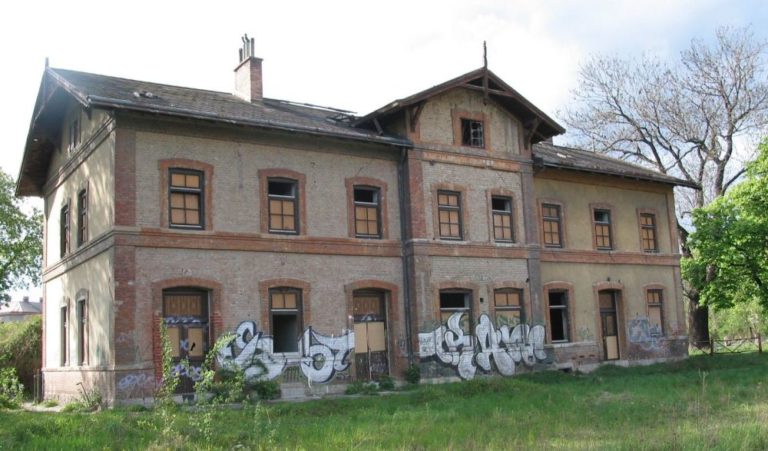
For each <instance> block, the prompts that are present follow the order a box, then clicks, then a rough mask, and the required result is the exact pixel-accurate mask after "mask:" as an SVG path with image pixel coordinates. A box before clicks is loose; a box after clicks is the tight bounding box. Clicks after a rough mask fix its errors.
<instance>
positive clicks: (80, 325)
mask: <svg viewBox="0 0 768 451" xmlns="http://www.w3.org/2000/svg"><path fill="white" fill-rule="evenodd" d="M87 318H88V316H87V314H86V310H85V299H84V298H82V299H78V301H77V364H78V365H80V366H82V365H85V364H86V363H88V355H87V350H88V347H87V345H86V336H87V324H86V320H87Z"/></svg>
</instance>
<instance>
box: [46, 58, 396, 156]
mask: <svg viewBox="0 0 768 451" xmlns="http://www.w3.org/2000/svg"><path fill="white" fill-rule="evenodd" d="M48 71H49V73H50V74H51V75H52V76H53V77H55V78H56V79H57V80H59V81H60V82H61V83H62V84H63V85H64V86H65V87H66V88H67V89H68V90H69V91H70V92H71V93H72V94H73V95H75V96H76V97H77V98H78V99H80V101H81V102H83V103H84V104H85V105H87V106H97V107H112V108H118V109H126V110H134V111H146V112H152V113H161V114H163V113H164V114H169V115H176V116H184V117H194V118H199V119H208V120H212V121H216V122H226V123H233V124H242V125H251V126H264V127H268V128H275V129H285V130H293V131H301V132H306V133H314V134H319V135H327V136H334V137H339V138H347V139H355V140H364V141H374V142H382V143H391V144H397V145H407V144H408V142H407V141H403V140H401V139H399V138H397V137H393V136H386V135H378V134H377V133H375V132H372V131H369V130H363V129H357V128H352V127H350V126H349V125H348V122H349V121H350V120H351V119H352V118H353V115H352V113H350V112H348V111H343V110H338V109H334V108H325V107H319V106H314V105H307V104H298V103H293V102H288V101H283V100H275V99H263V101H261V102H259V101H256V102H248V101H246V100H243V99H240V98H239V97H237V96H235V95H233V94H230V93H226V92H217V91H208V90H203V89H194V88H184V87H179V86H171V85H164V84H159V83H150V82H145V81H137V80H130V79H126V78H118V77H109V76H105V75H98V74H91V73H86V72H78V71H73V70H67V69H53V68H50V69H48Z"/></svg>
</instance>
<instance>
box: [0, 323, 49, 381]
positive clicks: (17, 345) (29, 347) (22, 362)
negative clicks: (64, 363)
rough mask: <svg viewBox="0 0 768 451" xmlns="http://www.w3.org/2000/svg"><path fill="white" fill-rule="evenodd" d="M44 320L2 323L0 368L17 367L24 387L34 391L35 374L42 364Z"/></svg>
mask: <svg viewBox="0 0 768 451" xmlns="http://www.w3.org/2000/svg"><path fill="white" fill-rule="evenodd" d="M42 337H43V320H42V318H41V317H39V316H38V317H36V318H31V319H28V320H26V321H22V322H17V323H1V324H0V368H6V367H11V368H16V373H17V374H18V375H19V380H20V381H21V383H22V384H24V389H25V390H26V391H28V392H30V391H32V387H33V383H34V375H35V374H36V373H37V372H38V371H40V365H41V364H42V355H43V353H42Z"/></svg>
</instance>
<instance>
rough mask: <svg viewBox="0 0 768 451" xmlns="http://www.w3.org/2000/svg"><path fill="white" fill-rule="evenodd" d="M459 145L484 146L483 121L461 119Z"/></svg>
mask: <svg viewBox="0 0 768 451" xmlns="http://www.w3.org/2000/svg"><path fill="white" fill-rule="evenodd" d="M461 145H462V146H469V147H479V148H481V149H482V148H485V128H484V127H483V121H477V120H474V119H463V118H462V119H461Z"/></svg>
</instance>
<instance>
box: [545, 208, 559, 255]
mask: <svg viewBox="0 0 768 451" xmlns="http://www.w3.org/2000/svg"><path fill="white" fill-rule="evenodd" d="M541 219H542V229H543V230H544V246H546V247H562V246H563V240H562V234H563V233H562V228H563V227H562V216H561V211H560V205H557V204H542V205H541Z"/></svg>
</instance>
